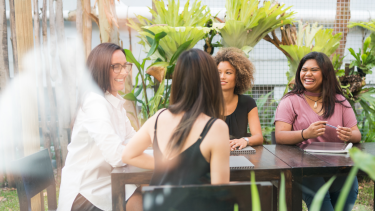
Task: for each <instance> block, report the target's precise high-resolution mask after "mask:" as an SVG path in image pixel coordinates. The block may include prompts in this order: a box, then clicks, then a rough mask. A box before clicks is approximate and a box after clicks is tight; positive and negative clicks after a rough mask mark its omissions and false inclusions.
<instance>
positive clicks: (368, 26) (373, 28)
mask: <svg viewBox="0 0 375 211" xmlns="http://www.w3.org/2000/svg"><path fill="white" fill-rule="evenodd" d="M354 26H360V27H363V28H365V29H368V30H370V31H372V32H375V21H370V22H358V23H354V22H350V23H349V25H348V27H349V28H353V27H354Z"/></svg>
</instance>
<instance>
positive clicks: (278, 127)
mask: <svg viewBox="0 0 375 211" xmlns="http://www.w3.org/2000/svg"><path fill="white" fill-rule="evenodd" d="M326 124H330V125H333V126H336V127H337V129H334V128H331V127H326ZM275 136H276V143H278V144H296V145H297V146H300V145H301V144H305V143H311V142H352V143H358V142H359V141H360V140H361V133H360V131H359V129H358V127H357V120H356V117H355V114H354V112H353V109H352V107H351V106H350V104H349V102H348V101H347V100H346V99H345V97H344V96H343V93H342V90H341V87H340V84H339V83H338V81H337V79H336V75H335V71H334V69H333V65H332V63H331V61H330V60H329V58H328V57H327V56H326V55H325V54H323V53H320V52H311V53H309V54H307V55H306V56H305V57H303V58H302V60H301V62H300V64H299V66H298V69H297V72H296V76H295V86H294V88H293V90H292V91H290V92H289V93H287V94H286V95H285V96H284V97H283V98H282V99H281V102H280V104H279V106H278V108H277V110H276V117H275ZM328 179H329V178H323V177H315V178H304V179H303V181H302V186H303V187H302V198H303V200H304V201H305V202H306V204H307V207H308V208H310V205H311V202H312V199H313V198H314V196H315V193H316V192H317V191H318V190H319V188H320V187H321V186H323V185H324V183H325V182H326V181H328ZM345 180H346V177H337V178H336V180H335V182H334V183H333V184H332V186H331V188H330V190H329V192H328V193H326V195H325V198H324V201H323V204H322V209H321V210H332V211H333V207H334V206H335V204H336V201H337V199H338V196H339V194H340V191H341V188H342V186H343V184H344V183H345ZM357 194H358V182H357V179H355V181H354V182H353V185H352V188H351V191H350V193H349V196H348V199H347V201H346V204H345V208H344V210H351V208H352V207H353V205H354V203H355V200H356V199H357Z"/></svg>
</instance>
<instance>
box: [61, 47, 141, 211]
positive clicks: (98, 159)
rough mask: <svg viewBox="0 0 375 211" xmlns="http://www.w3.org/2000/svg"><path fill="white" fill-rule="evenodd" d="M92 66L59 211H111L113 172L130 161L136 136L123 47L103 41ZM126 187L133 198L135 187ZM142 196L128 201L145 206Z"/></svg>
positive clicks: (64, 174) (91, 60)
mask: <svg viewBox="0 0 375 211" xmlns="http://www.w3.org/2000/svg"><path fill="white" fill-rule="evenodd" d="M87 67H88V70H89V74H88V76H86V77H85V80H84V81H85V84H84V89H85V90H84V92H82V93H81V94H80V95H81V96H80V99H79V107H78V109H77V114H76V118H75V121H74V126H73V131H72V138H71V143H70V144H69V145H68V156H67V158H66V162H65V166H64V168H63V169H62V178H61V186H60V196H59V207H58V210H73V211H76V210H77V211H78V210H91V211H94V210H95V211H99V210H111V209H112V196H111V171H112V169H113V167H119V166H123V165H125V164H124V163H123V162H122V161H121V155H122V152H123V150H124V147H125V144H126V143H127V142H129V140H130V139H131V138H132V137H133V135H134V134H135V131H134V129H133V128H132V126H131V124H130V121H129V119H128V118H127V116H126V111H125V109H124V108H123V105H124V102H125V101H124V99H123V98H121V97H120V96H119V95H118V91H120V90H122V89H124V83H125V78H126V77H127V76H128V73H129V71H131V68H132V64H131V63H129V62H127V61H126V57H125V52H124V50H123V49H122V48H121V47H120V46H118V45H115V44H113V43H102V44H100V45H98V46H97V47H95V48H94V49H93V50H92V51H91V53H90V55H89V57H88V59H87ZM124 188H125V187H124ZM126 188H127V196H128V197H127V198H129V196H130V195H131V194H132V193H133V192H134V190H135V189H136V186H135V185H128V186H127V187H126ZM141 197H142V196H141V194H140V193H137V194H133V196H132V197H131V199H129V200H128V202H129V203H128V205H130V206H131V205H132V204H135V205H134V206H137V204H140V205H141V199H142V198H141ZM137 199H138V203H137Z"/></svg>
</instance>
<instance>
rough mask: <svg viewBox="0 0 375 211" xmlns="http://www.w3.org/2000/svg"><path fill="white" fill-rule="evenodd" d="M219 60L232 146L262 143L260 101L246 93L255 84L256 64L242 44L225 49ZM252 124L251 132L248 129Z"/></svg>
mask: <svg viewBox="0 0 375 211" xmlns="http://www.w3.org/2000/svg"><path fill="white" fill-rule="evenodd" d="M215 61H216V64H217V68H218V70H219V74H220V83H221V89H222V90H223V96H224V102H225V112H224V115H225V122H226V123H227V125H228V127H229V135H230V139H231V140H230V142H229V143H230V146H231V150H232V151H233V150H235V149H242V148H244V147H246V146H255V145H262V143H263V135H262V128H261V126H260V121H259V116H258V108H257V105H256V102H255V100H254V99H253V98H252V97H250V96H248V95H244V94H243V93H244V92H246V91H247V90H249V89H251V87H252V86H253V84H254V74H255V68H254V65H253V64H252V63H251V62H250V60H249V59H248V58H247V57H246V56H245V54H244V52H243V51H242V50H240V49H238V48H223V49H221V50H220V51H219V52H218V53H217V54H216V56H215ZM248 126H249V127H248ZM248 128H249V129H250V133H251V135H249V133H248V132H247V129H248Z"/></svg>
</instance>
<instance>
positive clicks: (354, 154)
mask: <svg viewBox="0 0 375 211" xmlns="http://www.w3.org/2000/svg"><path fill="white" fill-rule="evenodd" d="M349 154H350V157H351V158H352V160H353V162H354V164H355V166H356V167H358V168H359V169H361V170H362V171H364V172H366V174H367V175H368V176H369V177H370V178H371V179H372V180H375V156H373V155H371V154H369V153H366V152H362V151H361V150H359V149H358V148H356V147H353V148H352V149H350V150H349Z"/></svg>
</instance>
